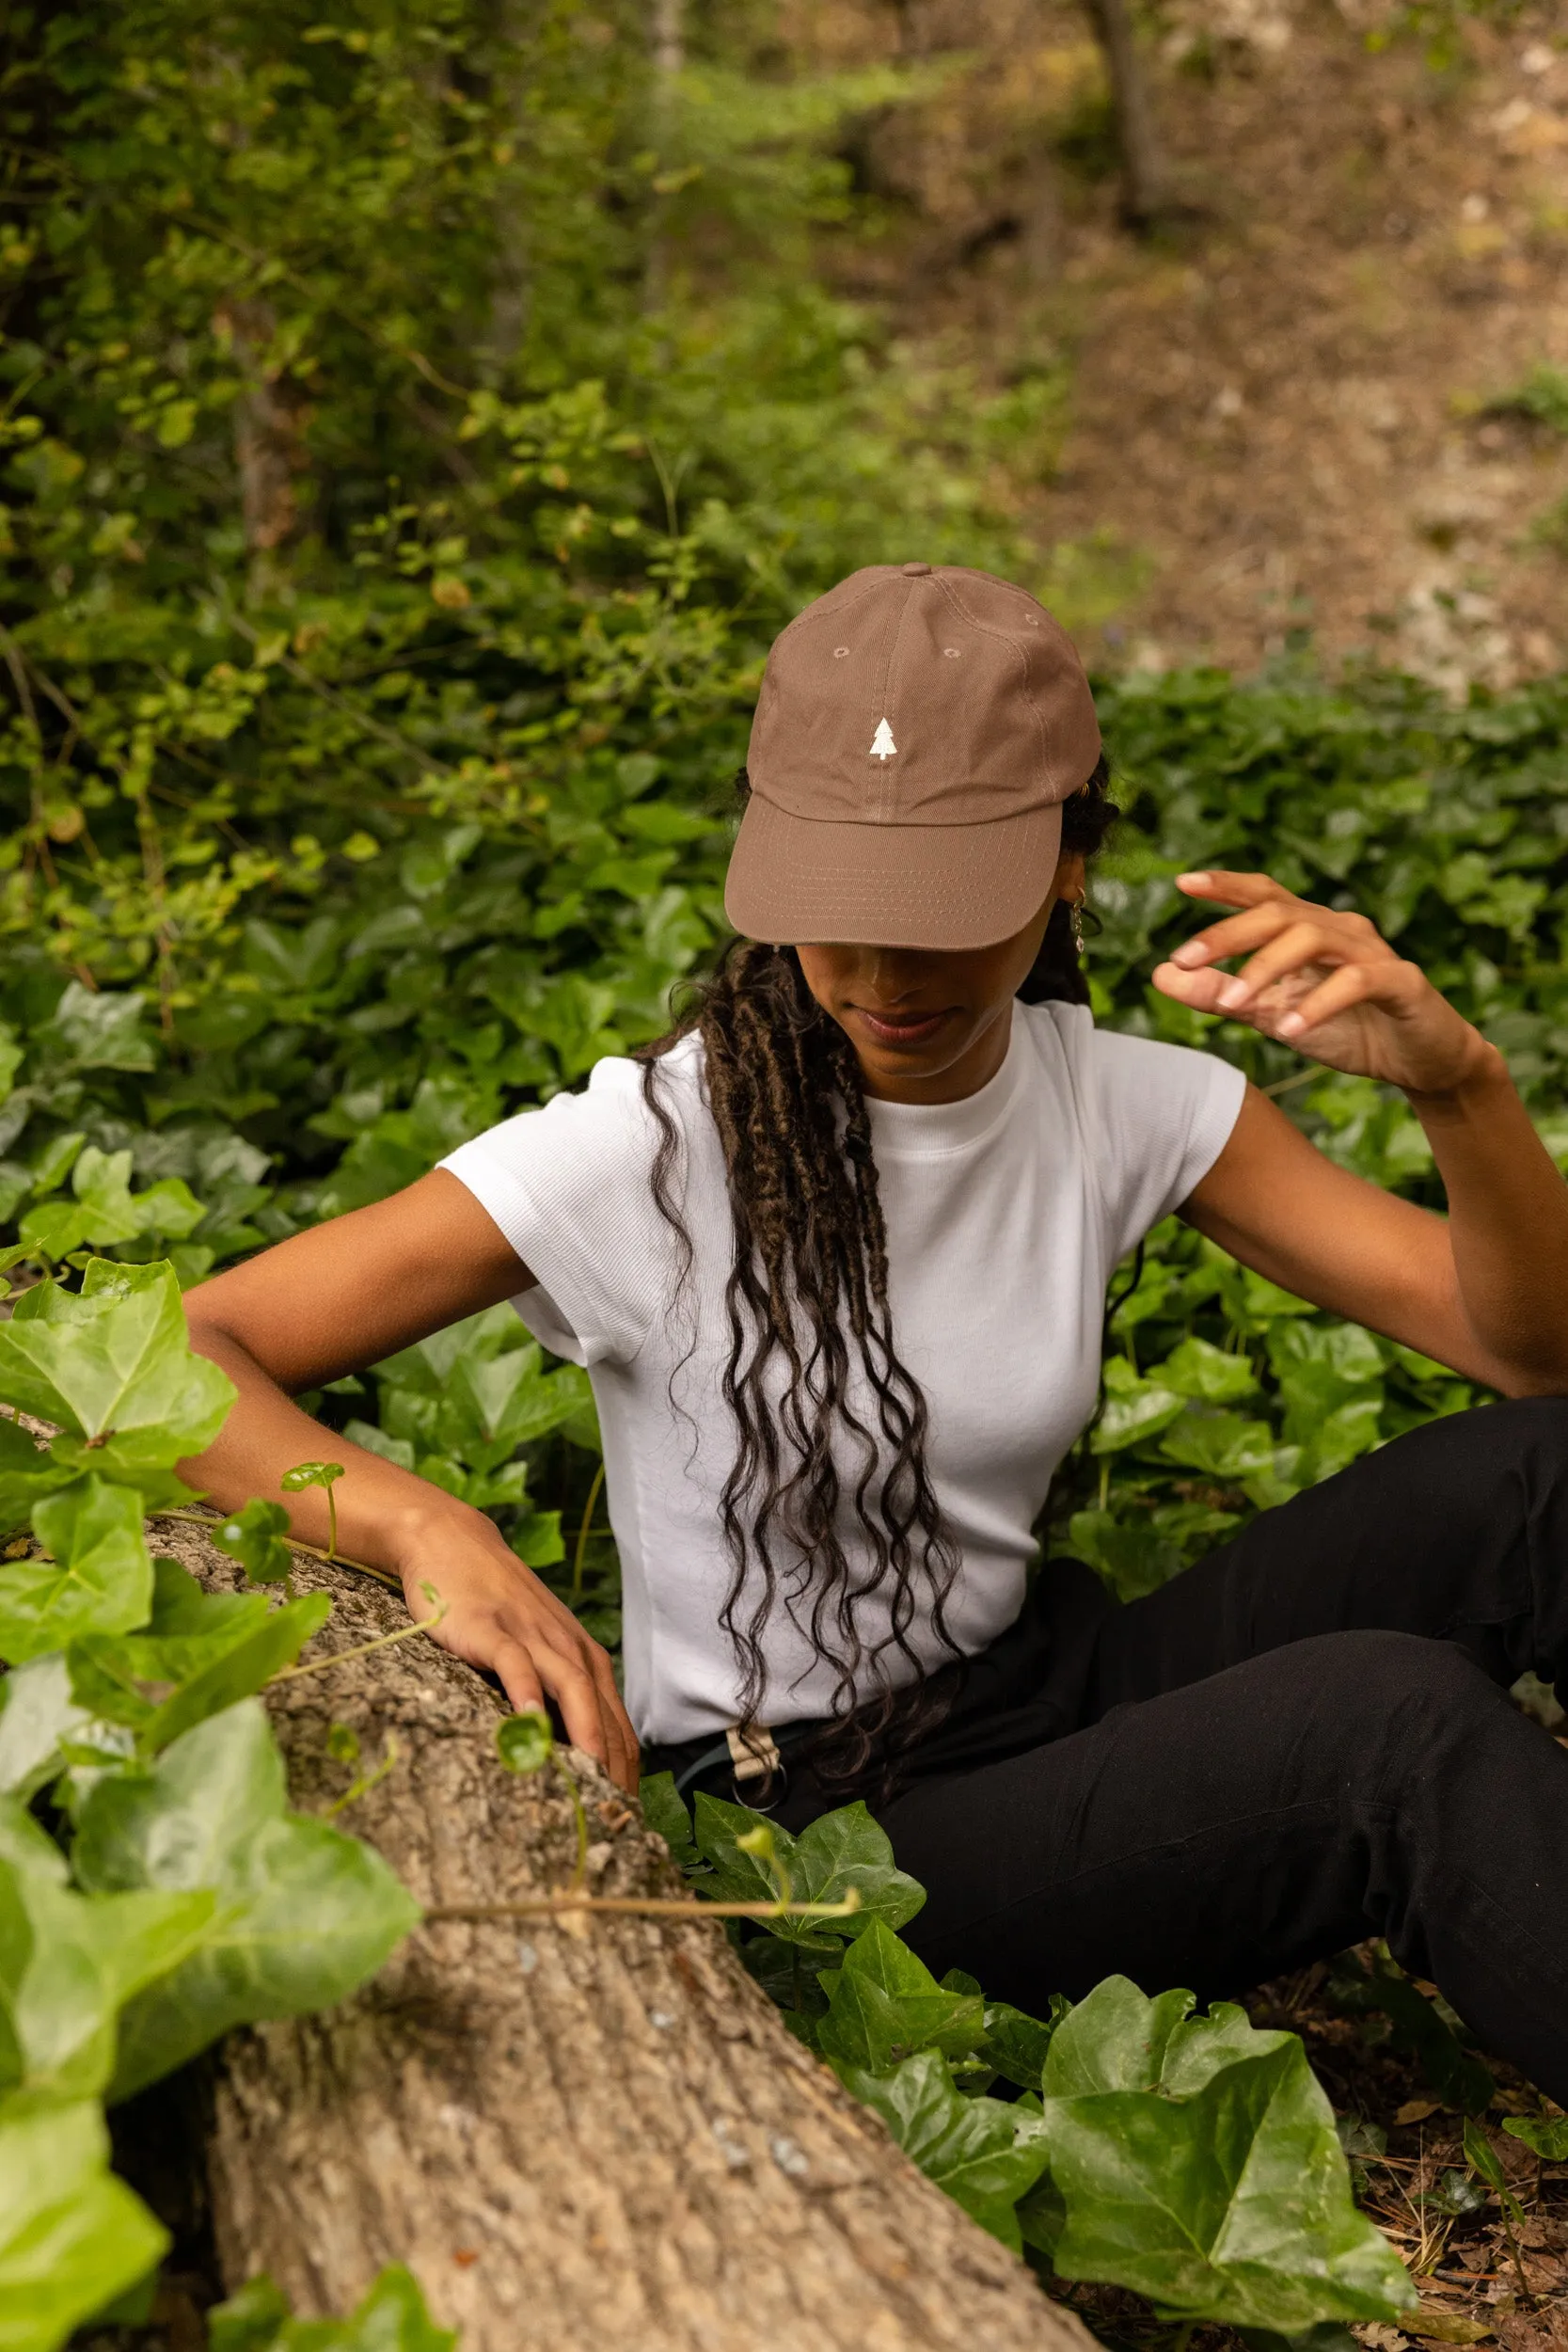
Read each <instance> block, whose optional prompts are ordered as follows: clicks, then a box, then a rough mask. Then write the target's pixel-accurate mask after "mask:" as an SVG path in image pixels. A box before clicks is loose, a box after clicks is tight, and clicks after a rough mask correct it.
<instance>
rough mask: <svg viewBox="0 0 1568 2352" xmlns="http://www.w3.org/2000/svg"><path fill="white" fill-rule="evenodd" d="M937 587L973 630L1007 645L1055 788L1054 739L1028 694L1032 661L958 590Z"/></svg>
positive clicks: (942, 583) (944, 584)
mask: <svg viewBox="0 0 1568 2352" xmlns="http://www.w3.org/2000/svg"><path fill="white" fill-rule="evenodd" d="M1004 584H1006V583H1004ZM937 586H938V587H939V588H940V589H941V591H942V595H943V596H945V597H946V598H947V599H948V601H949V603H950V604H951V605H952V606H953V608H954V610H955V612H958V615H959V617H960V618H961V619H962V620H965V621H967V622H968V623H969V626H970V628H974V629H978V630H979V632H980V635H981V636H982V637H990V638H991V639H992V640H994V642H995V643H996V644H999V645H1005V646H1006V649H1007V651H1008V652H1009V653H1010V654H1011V655H1012V656H1013V658H1014V660H1016V661H1017V663H1018V665H1019V668H1020V669H1021V670H1022V674H1023V678H1022V684H1023V699H1024V701H1025V702H1026V703H1027V704H1028V706H1029V716H1030V718H1031V719H1032V720H1033V721H1034V723H1035V734H1036V737H1037V740H1038V743H1039V752H1040V766H1041V768H1042V769H1043V770H1044V771H1045V773H1046V777H1047V780H1048V781H1049V782H1050V783H1052V784H1054V782H1055V777H1054V775H1053V772H1052V765H1051V739H1050V737H1049V735H1048V734H1047V732H1046V724H1045V719H1044V716H1043V714H1042V712H1041V710H1040V707H1039V705H1038V704H1037V702H1036V700H1035V697H1034V695H1033V694H1032V693H1031V692H1030V691H1029V658H1028V656H1027V654H1025V652H1024V650H1023V648H1022V645H1016V644H1014V643H1013V641H1012V639H1011V638H1010V637H1007V636H1005V635H1004V634H1003V632H1002V630H1001V629H999V628H991V627H990V625H989V623H987V622H985V621H982V620H981V619H980V617H979V615H978V614H977V613H974V612H971V611H970V610H969V607H968V606H967V605H966V604H965V603H964V602H963V601H962V599H961V598H960V597H959V596H958V594H957V592H956V590H954V589H953V588H952V587H951V586H950V585H949V583H948V582H947V581H946V580H941V579H939V580H937Z"/></svg>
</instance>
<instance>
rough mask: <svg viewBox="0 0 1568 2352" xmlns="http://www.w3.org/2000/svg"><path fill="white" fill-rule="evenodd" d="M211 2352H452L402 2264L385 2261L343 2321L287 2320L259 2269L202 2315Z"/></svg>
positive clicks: (450, 2338)
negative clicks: (258, 2275) (236, 2293)
mask: <svg viewBox="0 0 1568 2352" xmlns="http://www.w3.org/2000/svg"><path fill="white" fill-rule="evenodd" d="M207 2341H208V2344H209V2346H210V2352H455V2346H456V2344H457V2335H456V2331H455V2329H449V2328H437V2327H436V2323H435V2321H434V2320H433V2319H432V2318H431V2316H430V2313H429V2312H428V2311H427V2310H426V2309H425V2302H424V2297H423V2296H422V2295H421V2294H420V2289H419V2286H418V2284H417V2282H416V2281H415V2280H414V2278H413V2277H412V2275H411V2274H410V2273H409V2272H408V2271H406V2270H405V2269H404V2266H403V2265H402V2264H401V2263H388V2265H387V2267H386V2269H385V2270H383V2271H382V2272H381V2273H380V2274H379V2276H378V2277H377V2278H376V2279H374V2280H372V2284H371V2289H370V2292H369V2294H368V2295H367V2296H365V2299H364V2301H363V2302H362V2303H361V2304H359V2306H358V2308H357V2309H356V2311H354V2312H351V2313H350V2315H349V2317H348V2318H347V2319H292V2318H291V2317H290V2315H289V2306H288V2301H287V2299H286V2297H285V2296H284V2295H283V2292H282V2290H281V2288H279V2287H278V2286H277V2285H276V2284H275V2283H274V2281H273V2280H271V2279H269V2278H268V2277H267V2275H266V2273H265V2272H264V2271H263V2272H262V2274H261V2277H260V2278H257V2279H251V2280H247V2282H246V2283H245V2285H244V2286H243V2287H242V2288H241V2289H240V2292H239V2293H238V2295H232V2296H230V2298H229V2300H228V2302H227V2303H219V2304H218V2305H217V2306H216V2307H215V2309H214V2310H213V2311H210V2312H208V2314H207Z"/></svg>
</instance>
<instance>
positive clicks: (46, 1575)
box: [0, 1476, 152, 1664]
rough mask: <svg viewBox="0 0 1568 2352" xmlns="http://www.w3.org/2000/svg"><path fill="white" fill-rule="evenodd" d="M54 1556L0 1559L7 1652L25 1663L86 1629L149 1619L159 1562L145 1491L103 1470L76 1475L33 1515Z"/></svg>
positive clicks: (0, 1639) (1, 1632) (109, 1629)
mask: <svg viewBox="0 0 1568 2352" xmlns="http://www.w3.org/2000/svg"><path fill="white" fill-rule="evenodd" d="M33 1525H34V1527H35V1528H36V1530H37V1532H38V1536H39V1540H40V1543H42V1544H44V1545H45V1546H46V1547H47V1548H48V1549H49V1550H50V1551H51V1552H52V1553H53V1554H54V1557H53V1558H52V1559H47V1560H37V1559H30V1560H8V1561H6V1562H5V1563H4V1564H3V1565H0V1658H6V1659H8V1660H10V1661H12V1662H13V1663H16V1664H20V1663H21V1662H22V1661H24V1660H26V1659H29V1658H38V1657H40V1656H41V1655H42V1654H43V1652H44V1651H46V1650H53V1649H62V1648H63V1647H64V1646H65V1645H66V1644H67V1643H68V1642H70V1641H73V1640H75V1639H76V1638H77V1637H78V1636H79V1635H81V1634H84V1633H124V1632H128V1631H129V1629H131V1627H132V1626H135V1625H141V1624H143V1623H144V1622H145V1620H146V1617H147V1613H148V1610H149V1608H150V1605H151V1599H152V1562H151V1559H150V1556H149V1553H148V1549H147V1539H146V1536H145V1535H144V1534H143V1532H142V1502H141V1497H140V1495H139V1494H137V1493H136V1492H135V1490H134V1489H132V1488H130V1487H126V1486H109V1485H108V1484H107V1482H106V1481H105V1480H103V1479H102V1478H99V1477H97V1476H88V1477H87V1478H78V1479H74V1480H73V1481H72V1482H71V1485H70V1486H64V1487H62V1488H61V1489H60V1491H59V1492H58V1493H57V1494H53V1495H49V1496H47V1497H45V1499H44V1500H43V1501H42V1502H40V1503H39V1504H38V1505H37V1507H36V1508H35V1510H34V1513H33Z"/></svg>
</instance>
